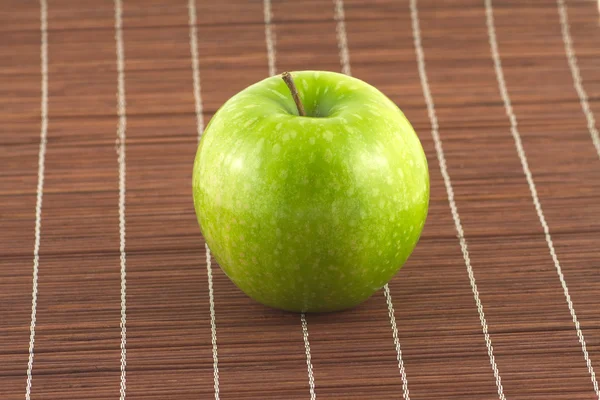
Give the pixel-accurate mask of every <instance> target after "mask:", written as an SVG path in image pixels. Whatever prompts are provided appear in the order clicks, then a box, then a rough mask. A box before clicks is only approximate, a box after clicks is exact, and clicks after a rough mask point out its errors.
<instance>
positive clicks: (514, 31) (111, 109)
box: [0, 0, 600, 400]
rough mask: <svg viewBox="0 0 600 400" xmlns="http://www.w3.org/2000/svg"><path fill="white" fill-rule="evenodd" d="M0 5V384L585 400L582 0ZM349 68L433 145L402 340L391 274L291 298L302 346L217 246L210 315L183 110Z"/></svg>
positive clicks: (399, 279) (596, 290) (401, 292)
mask: <svg viewBox="0 0 600 400" xmlns="http://www.w3.org/2000/svg"><path fill="white" fill-rule="evenodd" d="M118 1H119V0H118ZM411 3H412V4H413V11H414V12H416V11H418V14H417V13H413V14H411ZM0 5H1V7H0V398H1V399H3V400H8V399H23V398H31V399H64V400H66V399H118V398H120V399H124V398H125V396H126V397H127V398H129V399H148V400H152V399H212V398H221V399H224V400H225V399H311V398H312V399H314V398H318V399H405V400H408V399H413V400H414V399H461V400H462V399H478V400H479V399H490V400H492V399H500V400H503V399H511V400H526V399H527V400H530V399H540V400H558V399H563V400H575V399H582V400H583V399H586V400H593V399H600V393H599V391H598V386H597V379H598V378H596V376H595V375H594V374H593V373H592V368H593V367H596V371H598V370H600V307H599V301H600V251H599V245H598V244H599V239H600V146H599V147H595V146H594V142H593V138H594V136H596V138H597V135H598V133H597V128H598V123H596V124H595V126H594V121H593V120H592V118H593V115H595V116H596V118H597V119H599V120H600V25H599V18H598V11H597V5H596V4H595V2H594V1H591V0H565V1H564V3H563V1H562V0H560V1H558V2H555V1H551V0H527V1H521V0H518V1H517V0H512V1H509V0H506V1H500V0H498V1H494V3H493V4H491V2H488V3H486V2H485V1H484V0H477V1H475V0H445V1H434V0H419V1H418V2H417V1H415V0H413V1H412V2H409V1H407V0H375V1H364V0H345V1H341V0H338V1H336V2H331V1H316V0H292V1H283V0H274V1H273V2H272V4H270V2H269V1H266V2H264V3H263V2H262V1H249V0H246V1H244V0H227V1H209V0H197V1H196V3H194V2H193V0H192V1H191V2H190V3H188V2H187V1H186V0H169V1H167V0H136V1H133V0H131V1H130V0H124V2H123V4H122V30H121V31H119V32H117V33H118V34H117V40H116V36H115V33H116V32H115V20H116V18H118V16H117V15H116V14H115V7H116V6H118V5H119V3H117V4H116V5H115V3H113V2H111V1H96V0H81V1H74V0H49V1H48V2H47V4H46V0H42V1H41V3H39V2H36V1H29V0H26V1H21V0H3V1H1V2H0ZM265 6H266V7H267V13H266V14H265V8H264V7H265ZM269 6H270V7H271V15H269V13H268V7H269ZM492 7H493V9H492ZM565 7H568V8H565ZM342 10H343V11H344V13H343V14H342V13H341V12H340V11H342ZM486 10H487V12H488V14H487V15H486ZM561 10H562V12H563V17H565V16H566V17H568V22H569V23H570V29H569V30H568V31H566V30H565V28H566V24H565V22H567V21H566V20H564V19H563V20H562V21H561V18H560V16H561V14H560V13H559V11H561ZM490 12H493V17H494V21H491V20H490V19H488V18H486V17H490V16H491V14H490ZM190 13H195V16H196V18H197V20H196V24H194V25H193V26H192V25H191V24H190ZM269 17H272V19H271V24H270V25H268V26H267V25H266V22H265V21H269ZM417 20H418V22H419V25H420V26H419V27H417V26H416V25H415V21H417ZM44 21H45V22H46V23H47V29H45V32H43V31H44V27H43V25H42V22H44ZM492 23H493V24H494V25H493V26H491V24H492ZM194 28H195V29H194ZM491 28H494V29H495V31H492V29H491ZM269 30H270V31H271V33H272V39H273V40H271V41H268V40H266V32H267V31H269ZM493 32H495V35H496V36H495V39H494V37H493V36H490V33H493ZM119 35H122V43H123V52H122V53H121V54H120V56H122V61H123V63H124V64H123V65H124V70H123V71H121V72H122V74H120V73H119V72H120V71H119V69H118V64H117V60H118V58H119V57H118V54H117V42H118V37H119ZM190 35H192V36H190ZM419 35H420V39H421V41H420V43H417V46H415V38H416V37H418V36H419ZM191 37H192V38H195V39H197V48H196V49H197V54H198V65H199V71H194V70H193V56H192V54H193V52H191V43H192V44H193V41H192V42H191V39H190V38H191ZM44 38H47V41H45V40H44ZM494 40H496V42H494ZM490 44H492V45H493V44H497V48H498V51H499V53H498V54H497V55H499V57H500V58H499V60H500V61H501V63H502V64H501V68H496V69H495V64H494V57H493V55H494V54H493V52H492V48H491V46H490ZM569 45H572V50H573V51H574V53H575V55H576V57H577V59H572V60H571V63H569V60H568V58H567V50H566V47H565V46H567V47H568V46H569ZM346 50H347V52H348V56H349V57H348V58H347V59H346V58H345V57H344V54H345V51H346ZM419 50H420V51H422V53H421V54H422V55H423V56H424V58H423V59H421V60H422V61H424V64H421V65H419V61H420V59H419V58H418V54H419V53H418V51H419ZM45 51H47V55H48V57H47V59H44V58H43V57H42V55H43V54H44V52H45ZM496 61H498V59H497V60H496ZM419 66H421V67H423V68H422V69H421V72H422V73H424V74H421V75H420V74H419V72H420V69H419ZM45 68H47V70H45ZM342 68H344V71H345V72H350V71H351V73H352V75H354V76H356V77H358V78H361V79H364V80H366V81H367V82H370V83H371V84H373V85H375V86H377V87H378V88H380V89H381V90H382V91H383V92H384V93H386V94H387V95H388V96H389V97H390V98H391V99H392V100H394V101H395V102H396V103H397V104H398V105H399V106H400V107H401V108H402V110H403V111H404V112H405V114H406V115H407V116H408V118H409V119H410V120H411V122H412V123H413V125H414V127H415V129H416V130H417V132H418V134H419V137H420V139H421V141H422V143H423V146H424V148H425V151H426V153H427V156H428V160H429V167H430V173H431V206H430V214H429V218H428V221H427V224H426V227H425V230H424V234H423V237H422V240H421V241H420V243H419V245H418V246H417V249H416V250H415V252H414V254H413V256H412V257H411V258H410V259H409V261H408V263H407V264H406V265H405V267H404V268H403V269H402V270H401V272H400V273H399V274H398V275H397V276H396V277H395V278H394V279H393V281H392V282H391V283H390V284H389V288H390V293H391V296H392V300H393V307H394V313H393V314H392V316H393V317H394V318H395V322H396V324H397V337H398V344H399V346H400V347H397V346H396V344H395V341H394V333H393V328H392V324H391V322H392V321H391V319H390V315H389V313H388V303H387V301H386V297H385V296H384V293H383V291H382V292H380V293H377V294H375V295H374V296H373V297H372V298H371V299H370V300H369V301H367V302H366V303H365V304H363V305H362V306H360V307H359V308H357V309H355V310H352V311H349V312H342V313H336V314H331V315H308V316H307V317H306V322H307V331H306V333H307V334H308V336H307V337H305V335H304V334H303V329H302V325H301V318H300V315H297V314H290V313H283V312H278V311H274V310H270V309H266V308H265V307H262V306H260V305H258V304H256V303H254V302H252V301H251V300H249V299H248V298H247V297H245V296H244V295H243V294H242V293H241V292H240V291H238V290H237V289H236V288H235V287H234V285H233V284H232V283H231V282H230V281H229V280H228V279H227V278H226V276H225V275H224V274H223V273H222V272H221V270H220V269H219V268H218V266H217V265H216V263H215V262H214V260H213V264H212V285H213V292H212V298H213V300H214V301H213V304H214V307H213V311H214V316H215V319H214V324H212V323H211V306H210V304H211V302H210V299H211V293H210V291H209V278H208V274H207V262H206V253H205V249H204V242H203V239H202V237H201V235H200V232H199V229H198V226H197V223H196V218H195V215H194V210H193V204H192V198H191V167H192V161H193V157H194V154H195V150H196V144H197V139H198V132H197V118H196V117H197V115H196V101H197V100H201V109H200V110H199V111H201V112H202V114H201V115H200V117H202V118H203V121H204V122H208V121H209V119H210V118H211V116H212V114H213V113H214V112H215V110H216V109H217V108H218V107H219V106H220V105H221V104H222V103H223V102H224V101H226V100H227V99H228V98H229V97H230V96H232V95H233V94H234V93H236V92H238V91H240V90H241V89H243V88H244V87H246V86H247V85H249V84H251V83H253V82H255V81H258V80H260V79H263V78H264V77H266V76H268V75H269V73H270V72H274V71H277V72H282V71H284V70H300V69H323V70H332V71H341V70H342ZM46 72H47V73H46ZM195 72H199V75H197V77H198V78H199V84H200V85H199V89H200V90H199V92H200V94H201V99H195V97H194V84H193V83H194V73H195ZM499 74H502V77H503V78H504V83H505V86H506V87H505V89H506V94H507V95H508V96H509V97H508V98H503V97H502V91H501V89H502V84H503V82H502V81H500V82H501V85H500V88H499V81H498V78H499V77H500V75H499ZM574 74H575V75H574ZM577 74H580V75H581V78H582V81H581V85H580V86H578V82H577V80H574V76H576V75H577ZM119 76H121V78H123V82H124V89H125V90H124V93H123V94H124V95H125V99H126V108H125V113H124V114H123V115H122V117H123V118H122V119H123V120H125V119H126V126H125V130H124V131H123V133H124V134H125V136H126V141H125V143H126V147H124V148H121V150H122V151H124V152H125V155H126V157H125V159H124V160H121V161H122V163H121V164H122V165H121V166H122V167H123V168H124V171H125V172H126V179H125V180H124V182H123V183H124V185H123V187H120V182H119V168H120V163H119V159H118V157H117V152H116V150H118V149H119V143H118V142H116V139H117V133H118V122H119V117H118V107H117V100H118V97H117V92H118V81H119ZM425 77H426V78H427V82H428V86H424V83H425V79H424V78H425ZM45 78H47V81H46V82H47V96H44V92H43V85H44V83H43V82H44V79H45ZM578 87H579V88H583V89H584V91H585V93H584V92H582V91H579V92H578V90H577V88H578ZM424 88H425V93H427V92H428V91H429V94H430V100H431V101H430V102H429V104H428V101H427V99H428V96H425V95H424ZM586 93H587V94H586ZM507 99H509V100H510V101H511V102H512V109H511V110H509V113H508V114H507V107H506V106H507V103H506V100H507ZM198 104H199V103H198ZM428 105H429V106H430V107H433V108H432V109H431V110H430V111H434V114H433V113H428ZM46 106H47V122H48V124H47V130H46V128H45V126H44V124H43V123H42V120H43V116H44V107H46ZM586 106H589V112H588V113H587V114H586V113H584V111H583V109H584V108H585V107H586ZM509 117H514V120H513V121H512V123H513V125H514V123H515V122H516V123H518V126H517V129H518V130H516V131H515V130H514V129H513V131H511V118H509ZM436 119H437V125H439V129H438V130H437V131H436V130H435V129H434V130H433V132H432V126H433V127H435V125H436ZM513 128H515V126H513ZM432 133H433V135H432ZM436 134H439V137H440V139H441V142H440V143H438V144H442V145H443V148H442V147H439V148H437V149H436V142H435V140H434V137H435V135H436ZM44 135H46V136H47V141H46V142H45V143H44V142H43V141H42V140H41V138H43V137H44ZM514 135H516V136H514ZM515 139H518V140H517V141H516V140H515ZM519 140H520V141H521V142H519ZM521 144H522V149H523V150H524V152H522V153H519V152H518V145H521ZM41 149H42V150H44V151H42V152H40V150H41ZM439 150H443V152H444V156H445V164H443V163H440V159H439V158H438V156H439V155H440V153H439ZM523 160H525V161H526V162H527V167H528V168H529V170H530V172H531V176H530V178H531V180H529V181H528V176H527V175H526V174H525V170H526V168H524V164H523V163H522V161H523ZM40 165H41V166H43V169H41V168H40ZM443 172H444V173H447V174H448V177H449V178H450V181H448V182H445V181H444V179H443ZM447 183H449V184H451V185H452V190H453V196H454V197H453V199H452V204H453V205H454V206H456V210H457V212H458V213H457V214H456V215H453V214H452V212H451V207H450V204H451V202H450V201H449V200H450V198H449V195H448V192H447ZM533 185H535V189H536V193H535V194H533V193H532V191H531V189H532V188H533ZM120 189H124V190H126V192H120ZM120 194H124V195H125V203H124V206H125V207H124V208H122V209H121V211H122V212H123V213H122V214H123V215H122V217H124V220H125V226H126V235H125V236H124V237H122V236H123V235H121V232H120V230H119V222H120V214H119V212H120V208H119V198H120ZM536 197H537V199H538V200H539V205H540V206H541V208H540V212H539V213H538V210H536V206H535V203H534V199H535V198H536ZM36 207H38V208H40V213H39V218H38V222H39V224H40V227H41V229H40V231H39V234H36ZM458 218H460V224H461V226H462V229H464V234H463V235H464V236H461V235H459V236H460V237H457V229H456V222H457V221H458ZM542 220H543V221H544V223H545V224H547V226H548V229H549V235H548V236H546V235H545V232H544V227H543V223H542ZM463 238H464V243H463V244H466V246H467V247H466V248H464V246H463V248H461V240H462V239H463ZM36 240H39V253H38V256H39V267H38V268H37V270H36V269H34V267H33V264H34V259H36V258H38V257H36V250H35V243H36ZM123 240H124V244H125V252H126V263H125V265H124V267H125V269H126V291H125V292H124V293H123V294H124V295H125V298H126V308H122V305H121V295H122V293H121V287H122V284H123V283H125V281H124V279H123V278H125V277H124V276H123V275H122V273H121V269H122V265H121V260H120V256H121V252H120V245H121V242H122V241H123ZM549 240H551V241H552V242H551V243H552V247H553V249H554V251H555V256H556V259H553V255H552V254H551V251H550V247H549ZM464 250H466V251H468V253H465V251H464ZM466 255H468V257H469V258H468V262H470V264H469V265H467V263H468V262H467V259H466V257H465V256H466ZM557 263H560V264H557ZM469 268H471V271H472V275H470V273H469ZM559 269H560V270H561V271H562V274H564V284H563V282H561V279H560V277H559V273H558V272H559ZM35 279H37V287H34V284H33V283H34V281H35ZM475 283H476V285H477V293H476V294H475V293H474V290H473V289H474V284H475ZM565 290H568V293H569V295H570V301H571V302H572V303H571V304H570V305H569V303H568V301H567V299H566V296H565ZM477 300H479V301H480V303H481V308H478V306H477ZM570 306H571V307H570ZM32 309H33V310H34V311H35V324H32ZM571 309H572V310H571ZM571 311H573V312H574V313H575V314H576V322H577V323H575V322H574V317H573V314H572V313H571ZM483 313H484V314H483ZM122 316H126V331H125V330H122V329H121V326H120V324H121V318H122ZM482 317H484V318H485V319H484V320H482ZM482 321H485V324H484V323H482ZM578 328H579V329H578ZM484 330H487V333H488V334H489V335H488V339H489V341H486V336H485V335H484ZM213 334H214V335H215V336H214V337H215V339H216V342H215V343H214V344H213ZM122 339H126V342H124V341H123V340H122ZM305 339H308V340H305ZM584 343H585V345H586V346H583V344H584ZM32 345H33V346H32ZM123 348H124V349H126V354H125V351H124V350H123ZM400 348H401V354H400V352H399V350H400ZM213 350H216V353H214V352H213ZM307 354H309V355H310V358H309V359H308V361H309V364H310V366H311V367H312V373H310V372H309V369H308V364H307ZM492 356H493V359H492ZM122 360H123V361H126V364H125V365H124V369H122V368H121V361H122ZM399 361H400V363H399ZM588 361H589V362H588ZM399 364H400V365H399ZM215 366H216V367H218V375H217V374H216V369H215ZM494 369H496V371H494ZM28 373H29V374H30V375H31V379H29V380H28V379H27V376H28ZM599 376H600V375H599ZM311 379H313V380H314V385H313V384H312V383H311V382H310V380H311ZM215 387H217V388H218V394H216V393H215Z"/></svg>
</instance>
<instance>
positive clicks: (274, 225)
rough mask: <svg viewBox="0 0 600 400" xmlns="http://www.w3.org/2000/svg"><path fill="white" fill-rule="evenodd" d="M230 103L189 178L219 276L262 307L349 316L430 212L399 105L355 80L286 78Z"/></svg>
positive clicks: (422, 160)
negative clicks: (343, 312) (301, 109)
mask: <svg viewBox="0 0 600 400" xmlns="http://www.w3.org/2000/svg"><path fill="white" fill-rule="evenodd" d="M292 75H293V80H294V82H295V84H296V87H297V90H298V94H299V100H300V102H301V103H302V104H303V105H304V108H305V110H306V116H300V115H299V111H298V108H297V106H296V104H295V103H294V99H293V97H292V94H291V91H290V89H289V88H288V86H286V83H285V82H284V80H283V79H282V76H281V75H277V76H272V77H270V78H267V79H264V80H262V81H260V82H257V83H255V84H254V85H252V86H249V87H247V88H246V89H244V90H242V91H241V92H240V93H238V94H236V95H235V96H233V97H232V98H231V99H229V100H228V101H227V102H226V103H225V104H224V105H223V106H222V107H221V108H220V109H219V110H218V111H217V113H216V114H215V115H214V117H213V118H212V119H211V121H210V123H209V124H208V126H207V127H206V130H205V132H204V135H203V137H202V140H201V142H200V144H199V147H198V151H197V154H196V159H195V162H194V170H193V194H194V206H195V210H196V215H197V217H198V222H199V224H200V230H201V232H202V233H203V235H204V238H205V239H206V242H207V243H208V245H209V247H210V249H211V250H212V253H213V255H214V257H215V259H216V260H217V262H218V263H219V265H220V266H221V268H222V270H223V271H224V272H225V274H227V276H228V277H229V278H230V279H231V280H232V281H233V282H234V283H235V285H237V286H238V287H239V288H240V289H241V290H242V291H243V292H244V293H246V294H247V295H248V296H250V297H251V298H253V299H255V300H256V301H258V302H260V303H263V304H265V305H268V306H271V307H274V308H279V309H284V310H291V311H303V312H322V311H335V310H341V309H345V308H350V307H353V306H356V305H358V304H360V303H361V302H363V301H365V300H366V299H368V298H369V297H370V296H371V295H373V294H374V293H375V292H376V291H377V290H379V289H380V288H381V287H383V286H384V285H385V284H386V283H387V282H388V281H389V280H390V279H391V278H392V277H393V276H394V275H395V274H396V273H397V272H398V270H399V269H400V268H401V267H402V265H403V264H404V263H405V261H406V260H407V259H408V257H409V255H410V254H411V253H412V251H413V249H414V247H415V245H416V243H417V241H418V240H419V237H420V234H421V231H422V229H423V225H424V224H425V220H426V217H427V210H428V205H429V172H428V168H427V160H426V157H425V154H424V152H423V148H422V146H421V143H420V141H419V139H418V137H417V135H416V133H415V132H414V130H413V128H412V126H411V124H410V123H409V121H408V120H407V119H406V117H405V116H404V114H403V113H402V112H401V111H400V109H399V108H398V107H397V106H396V105H395V104H394V103H393V102H392V101H391V100H389V99H388V98H387V97H386V96H385V95H384V94H383V93H381V92H380V91H379V90H377V89H376V88H374V87H373V86H371V85H369V84H367V83H365V82H364V81H361V80H359V79H356V78H352V77H349V76H346V75H342V74H338V73H334V72H325V71H299V72H294V73H292Z"/></svg>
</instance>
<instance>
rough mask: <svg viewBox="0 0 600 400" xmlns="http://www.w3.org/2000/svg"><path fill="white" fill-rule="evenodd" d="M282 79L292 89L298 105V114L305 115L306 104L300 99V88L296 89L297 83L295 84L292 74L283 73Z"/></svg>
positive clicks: (291, 91)
mask: <svg viewBox="0 0 600 400" xmlns="http://www.w3.org/2000/svg"><path fill="white" fill-rule="evenodd" d="M281 79H283V81H284V82H285V84H286V85H287V87H288V89H290V93H291V94H292V98H293V99H294V102H295V103H296V107H297V108H298V115H300V116H302V117H304V116H306V113H305V112H304V106H303V105H302V102H301V101H300V96H299V95H298V89H296V85H295V84H294V80H293V79H292V75H291V74H290V73H289V72H284V73H283V74H281Z"/></svg>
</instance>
